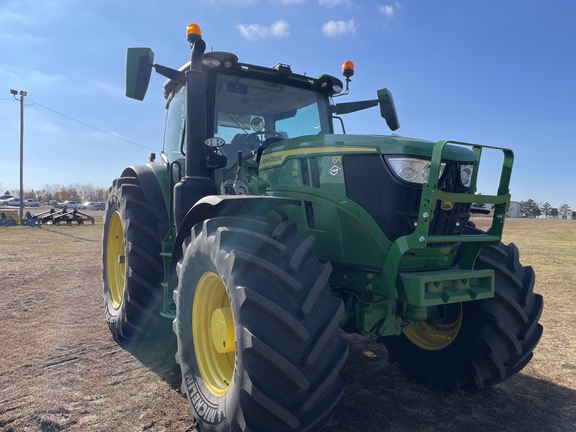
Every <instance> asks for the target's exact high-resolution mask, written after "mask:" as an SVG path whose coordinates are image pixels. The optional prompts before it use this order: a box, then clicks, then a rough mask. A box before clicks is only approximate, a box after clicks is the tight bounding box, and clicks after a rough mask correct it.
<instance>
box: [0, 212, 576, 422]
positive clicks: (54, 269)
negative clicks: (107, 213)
mask: <svg viewBox="0 0 576 432" xmlns="http://www.w3.org/2000/svg"><path fill="white" fill-rule="evenodd" d="M96 215H97V216H96V217H97V223H96V224H95V225H90V224H88V225H76V224H74V225H64V226H51V225H44V226H43V227H40V228H39V227H10V228H6V227H0V281H1V282H0V329H1V330H0V430H1V431H14V432H19V431H197V429H196V428H195V425H194V423H193V422H192V421H191V420H190V417H189V414H188V403H187V401H186V399H185V398H184V397H183V396H182V395H181V394H180V393H179V390H178V389H179V385H180V372H179V370H178V368H177V365H176V364H175V362H174V353H175V351H176V341H175V338H174V336H173V334H172V333H171V332H170V331H169V330H168V331H167V332H166V333H165V334H164V335H162V336H160V337H158V338H157V339H155V340H152V341H149V342H147V343H146V344H133V345H129V344H126V345H122V346H121V345H119V344H118V343H116V342H115V341H114V340H113V339H112V337H111V334H110V332H109V331H108V328H107V325H106V322H105V319H104V313H103V307H102V292H101V290H102V288H101V265H100V254H101V235H102V224H101V219H102V217H101V215H102V212H100V213H98V212H96ZM568 327H569V326H568ZM346 337H347V339H348V340H349V342H350V358H349V360H348V362H347V364H346V366H345V368H344V371H343V374H344V377H345V379H346V381H347V390H346V393H345V395H344V397H343V399H342V400H341V402H340V404H339V405H338V407H337V409H336V411H335V415H334V418H333V420H332V421H331V423H330V424H329V425H328V426H327V427H326V428H325V430H326V431H329V432H348V431H427V432H432V431H462V430H467V431H480V430H498V431H528V430H536V429H539V430H540V431H568V430H576V414H575V412H576V385H574V383H575V382H576V380H575V379H574V377H575V376H576V358H574V351H571V354H572V358H571V359H570V358H565V359H564V360H563V362H564V363H562V364H564V365H566V371H567V372H566V373H567V374H569V375H568V376H569V377H570V379H569V381H568V382H562V381H561V378H558V380H557V381H554V380H551V379H550V378H549V377H547V376H546V371H542V370H540V369H539V366H538V362H537V361H533V362H532V363H531V364H530V365H529V366H528V367H527V368H526V369H525V370H524V371H522V372H521V373H520V374H518V375H517V376H516V377H514V378H513V379H511V380H509V381H507V382H506V383H503V384H500V385H498V386H495V387H494V388H491V389H488V390H486V391H482V392H479V393H444V392H438V391H434V390H430V389H428V388H426V387H424V386H423V385H422V384H421V383H419V382H417V381H412V380H408V379H407V378H405V377H404V375H403V373H402V371H401V370H400V369H399V368H398V367H397V366H395V365H390V364H388V362H387V359H388V353H387V352H386V350H385V348H384V347H383V346H382V345H379V344H376V343H374V342H372V341H370V340H367V339H365V338H361V337H359V336H354V335H347V336H346ZM561 337H563V338H566V341H568V343H572V342H571V341H572V340H573V334H572V331H571V330H569V329H566V330H565V334H562V335H561ZM538 349H540V348H538ZM538 349H537V351H538ZM543 349H546V348H543ZM537 357H538V352H536V358H537ZM560 363H561V362H560ZM566 376H567V375H564V377H566Z"/></svg>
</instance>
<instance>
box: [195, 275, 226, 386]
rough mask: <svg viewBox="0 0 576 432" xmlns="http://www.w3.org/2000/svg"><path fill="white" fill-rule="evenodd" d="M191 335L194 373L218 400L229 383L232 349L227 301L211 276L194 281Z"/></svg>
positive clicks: (223, 292)
mask: <svg viewBox="0 0 576 432" xmlns="http://www.w3.org/2000/svg"><path fill="white" fill-rule="evenodd" d="M192 335H193V337H194V353H195V354H196V361H197V362H198V369H199V370H200V374H201V375H202V380H203V381H204V384H205V385H206V387H207V388H208V389H209V390H210V391H211V392H212V393H214V394H215V395H216V396H222V395H223V394H224V393H226V391H228V387H229V386H230V383H231V382H232V375H233V373H234V362H235V357H236V345H235V338H234V319H233V317H232V310H231V308H230V300H229V299H228V294H227V293H226V288H225V287H224V284H223V283H222V280H221V279H220V278H219V277H218V276H217V275H216V274H215V273H212V272H208V273H205V274H204V275H203V276H202V277H201V278H200V281H198V286H197V287H196V293H195V294H194V306H193V308H192Z"/></svg>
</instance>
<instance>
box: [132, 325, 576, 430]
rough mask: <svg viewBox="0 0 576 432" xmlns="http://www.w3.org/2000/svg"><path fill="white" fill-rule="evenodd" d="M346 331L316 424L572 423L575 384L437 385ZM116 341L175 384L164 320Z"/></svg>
mask: <svg viewBox="0 0 576 432" xmlns="http://www.w3.org/2000/svg"><path fill="white" fill-rule="evenodd" d="M346 339H348V341H349V343H350V357H349V359H348V361H347V363H346V365H345V366H344V369H343V371H342V374H343V376H344V379H345V380H346V384H347V385H346V391H345V393H344V396H343V397H342V399H341V401H340V402H339V404H338V405H337V407H336V409H335V411H334V417H333V419H332V420H331V422H330V423H329V424H328V425H327V426H326V427H325V428H324V429H323V432H353V431H362V432H372V431H374V432H407V431H408V432H410V431H419V432H440V431H458V432H460V431H466V432H476V431H490V430H493V431H499V432H516V431H532V430H539V431H569V430H576V391H574V390H571V389H569V388H566V387H562V386H560V385H557V384H555V383H552V382H548V381H544V380H541V379H537V378H533V377H531V376H529V375H526V374H524V373H522V372H521V373H519V374H518V375H516V376H514V377H512V378H511V379H510V380H508V381H506V382H504V383H502V384H499V385H496V386H494V387H492V388H488V389H486V390H483V391H479V392H456V393H452V392H447V391H446V392H444V391H439V390H435V389H431V388H429V387H427V386H425V385H424V384H422V383H421V382H419V381H416V380H409V379H407V378H406V377H405V376H404V374H403V372H402V370H401V369H400V368H399V367H397V366H395V365H390V364H389V363H388V352H387V351H386V349H385V348H384V346H383V345H381V344H377V343H375V342H372V341H371V340H369V339H365V338H361V337H359V336H355V335H352V336H349V335H347V336H346ZM121 346H122V348H124V349H125V350H127V351H128V352H130V353H131V354H132V355H134V356H135V357H136V358H137V359H138V360H139V361H140V362H142V364H144V365H145V366H146V367H148V368H149V369H150V370H151V371H153V372H154V373H156V374H157V375H158V376H159V377H160V378H161V379H162V380H164V381H165V382H167V383H168V384H170V385H171V386H172V387H173V388H174V389H175V390H179V389H180V382H181V375H180V370H179V368H178V365H177V364H176V363H175V360H174V354H175V353H176V349H177V346H176V336H175V335H174V334H173V333H172V331H171V329H170V326H169V325H166V328H165V329H163V330H162V331H161V332H160V333H158V334H157V335H156V336H154V337H152V338H148V339H143V340H140V341H135V342H133V343H126V342H123V343H122V344H121Z"/></svg>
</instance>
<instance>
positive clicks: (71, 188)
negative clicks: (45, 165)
mask: <svg viewBox="0 0 576 432" xmlns="http://www.w3.org/2000/svg"><path fill="white" fill-rule="evenodd" d="M1 186H2V185H0V190H2V189H3V188H2V187H1ZM4 194H5V195H8V194H10V195H14V196H15V197H16V198H19V197H20V189H11V190H6V191H5V192H4ZM107 197H108V189H104V188H100V187H95V186H92V185H91V184H72V185H68V186H63V185H59V184H46V185H44V186H43V187H42V188H41V189H30V190H24V199H32V200H34V201H38V202H40V203H48V202H50V201H52V200H55V201H57V202H63V201H66V200H69V201H76V202H85V201H93V202H103V201H106V199H107Z"/></svg>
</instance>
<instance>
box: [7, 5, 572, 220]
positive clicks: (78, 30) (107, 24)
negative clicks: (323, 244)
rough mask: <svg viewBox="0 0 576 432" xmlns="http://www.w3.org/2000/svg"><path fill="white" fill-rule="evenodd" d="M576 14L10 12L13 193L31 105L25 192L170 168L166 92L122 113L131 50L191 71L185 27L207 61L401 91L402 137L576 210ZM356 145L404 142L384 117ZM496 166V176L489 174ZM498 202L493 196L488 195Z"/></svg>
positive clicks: (461, 10) (472, 9)
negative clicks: (473, 152) (377, 139)
mask: <svg viewBox="0 0 576 432" xmlns="http://www.w3.org/2000/svg"><path fill="white" fill-rule="evenodd" d="M575 19H576V2H574V1H573V0H551V1H548V2H543V1H542V0H538V1H536V0H483V1H480V0H466V1H458V0H436V1H433V0H398V1H389V0H377V1H372V0H202V1H199V0H198V1H197V0H186V1H184V0H163V1H162V2H160V1H158V0H122V1H118V0H91V1H85V0H43V1H37V0H1V1H0V150H1V153H0V188H2V189H3V190H2V192H3V191H4V190H6V189H18V188H19V184H20V183H19V178H20V177H19V176H20V165H19V163H20V103H19V102H18V101H17V100H14V97H13V96H12V95H11V94H10V89H14V90H17V91H20V90H24V91H26V92H27V96H26V97H25V98H24V101H25V103H24V153H23V157H24V190H25V191H29V190H32V189H41V188H42V187H43V186H45V185H62V186H67V185H74V184H90V185H92V186H94V187H103V188H107V187H108V186H110V184H111V182H112V180H113V179H114V178H116V177H118V176H119V175H120V173H121V172H122V170H123V169H124V168H125V167H127V166H130V165H137V164H142V163H146V162H147V160H148V154H149V153H150V152H155V153H157V154H158V153H160V151H161V149H162V140H163V132H164V121H165V102H164V98H163V96H162V84H163V83H164V81H165V79H164V78H163V77H161V76H159V75H157V74H153V76H152V80H151V83H150V86H149V89H148V94H147V96H146V99H145V100H144V101H143V102H139V101H135V100H132V99H128V98H127V97H125V88H124V83H125V63H126V60H125V58H126V49H127V48H128V47H150V48H152V50H153V51H154V53H155V63H158V64H162V65H165V66H169V67H173V68H178V67H180V66H181V65H182V64H184V63H185V62H187V61H188V60H189V55H190V54H189V48H188V44H187V42H186V27H187V25H188V24H190V23H192V22H194V23H197V24H198V25H199V26H200V27H201V28H202V34H203V38H204V40H205V41H206V44H207V47H208V50H212V49H213V50H217V51H230V52H233V53H235V54H236V55H237V56H238V57H239V60H240V61H241V62H244V63H252V64H259V65H264V66H272V65H274V64H276V63H284V64H289V65H291V66H292V70H293V71H294V72H297V73H306V74H307V75H311V76H319V75H321V74H324V73H327V74H331V75H336V76H339V75H340V73H341V66H342V63H343V62H344V61H346V60H352V61H353V62H354V64H355V67H356V72H355V75H354V76H353V77H352V82H351V83H350V94H349V95H347V96H344V97H342V99H339V100H338V102H339V101H354V100H362V99H374V98H376V91H377V90H378V89H380V88H388V89H389V90H390V91H391V92H392V94H393V95H394V101H395V103H396V109H397V112H398V117H399V120H400V126H401V127H400V129H399V130H397V131H396V132H395V133H396V134H399V135H402V136H407V137H415V138H422V139H429V140H433V141H437V140H444V139H451V140H458V141H464V142H471V143H478V144H484V145H488V146H494V147H504V148H510V149H512V150H513V152H514V155H515V160H514V169H513V174H512V182H511V185H510V192H511V194H512V199H513V200H515V201H523V200H527V199H529V198H531V199H534V200H535V201H537V202H545V201H547V202H549V203H550V204H551V205H552V206H556V207H558V206H560V205H562V204H564V203H566V204H568V205H570V206H571V207H572V209H574V210H576V188H574V186H573V184H574V174H575V166H576V163H575V162H576V142H575V137H576V55H574V51H575V48H574V46H575V43H576V26H574V20H575ZM345 123H346V131H347V132H348V133H360V134H363V133H366V134H383V135H388V134H391V133H392V132H391V131H390V130H389V129H388V128H387V126H386V123H385V122H384V120H383V119H382V118H380V116H379V111H378V109H372V110H368V111H363V112H361V113H354V114H350V115H348V116H346V117H345ZM487 154H488V156H487V157H486V160H487V163H486V167H487V168H486V171H482V176H483V180H482V181H483V182H482V183H481V184H480V186H479V190H478V192H480V193H483V194H492V193H494V192H495V190H494V189H493V188H495V186H494V185H495V184H496V180H495V179H497V176H498V175H499V169H498V167H497V161H498V157H499V155H500V154H501V153H500V151H496V150H495V151H492V152H487ZM492 159H493V160H494V162H492ZM484 188H486V190H484Z"/></svg>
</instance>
